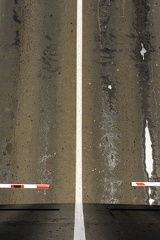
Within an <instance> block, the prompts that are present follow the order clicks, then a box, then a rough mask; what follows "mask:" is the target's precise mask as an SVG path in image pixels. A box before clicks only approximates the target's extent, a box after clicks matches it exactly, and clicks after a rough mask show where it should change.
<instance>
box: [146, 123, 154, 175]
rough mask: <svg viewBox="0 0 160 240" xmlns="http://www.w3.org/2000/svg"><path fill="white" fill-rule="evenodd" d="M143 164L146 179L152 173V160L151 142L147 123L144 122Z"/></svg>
mask: <svg viewBox="0 0 160 240" xmlns="http://www.w3.org/2000/svg"><path fill="white" fill-rule="evenodd" d="M145 142H146V144H145V152H146V156H145V163H146V171H147V173H148V177H149V178H151V176H152V171H153V158H152V141H151V137H150V133H149V129H148V121H146V129H145Z"/></svg>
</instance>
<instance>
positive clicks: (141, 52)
mask: <svg viewBox="0 0 160 240" xmlns="http://www.w3.org/2000/svg"><path fill="white" fill-rule="evenodd" d="M141 47H142V49H141V51H140V54H141V56H142V58H143V60H144V54H145V53H146V52H147V50H146V49H145V48H144V44H143V43H141Z"/></svg>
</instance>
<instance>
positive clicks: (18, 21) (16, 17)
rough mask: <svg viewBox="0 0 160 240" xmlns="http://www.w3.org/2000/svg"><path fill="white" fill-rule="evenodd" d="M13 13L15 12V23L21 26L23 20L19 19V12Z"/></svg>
mask: <svg viewBox="0 0 160 240" xmlns="http://www.w3.org/2000/svg"><path fill="white" fill-rule="evenodd" d="M13 12H14V14H13V19H14V21H15V22H16V23H18V24H21V20H20V19H19V16H18V14H17V12H16V11H15V10H14V11H13Z"/></svg>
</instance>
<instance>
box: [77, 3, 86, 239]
mask: <svg viewBox="0 0 160 240" xmlns="http://www.w3.org/2000/svg"><path fill="white" fill-rule="evenodd" d="M82 5H83V0H77V66H76V81H77V89H76V197H75V222H74V240H85V239H86V237H85V227H84V216H83V203H82V25H83V21H82V16H83V13H82Z"/></svg>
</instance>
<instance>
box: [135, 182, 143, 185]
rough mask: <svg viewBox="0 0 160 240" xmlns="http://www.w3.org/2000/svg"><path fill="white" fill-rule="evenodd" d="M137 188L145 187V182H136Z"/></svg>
mask: <svg viewBox="0 0 160 240" xmlns="http://www.w3.org/2000/svg"><path fill="white" fill-rule="evenodd" d="M136 184H137V186H145V184H144V183H143V182H136Z"/></svg>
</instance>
